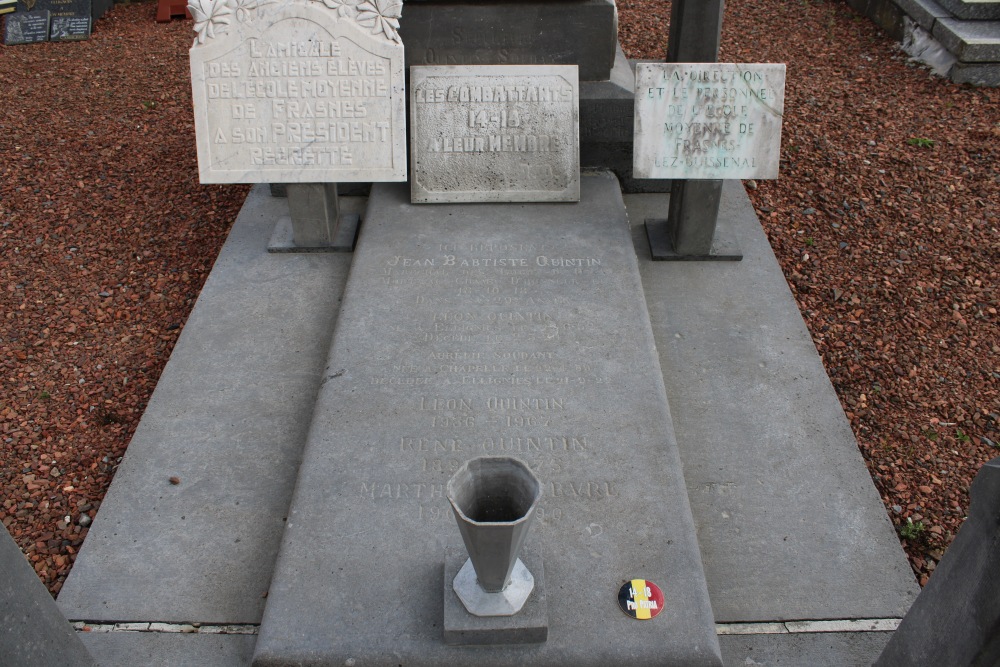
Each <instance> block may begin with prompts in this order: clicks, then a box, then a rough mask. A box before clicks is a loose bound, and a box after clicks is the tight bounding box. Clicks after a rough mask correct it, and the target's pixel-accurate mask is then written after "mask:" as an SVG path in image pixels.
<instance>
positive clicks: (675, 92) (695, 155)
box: [634, 63, 785, 178]
mask: <svg viewBox="0 0 1000 667" xmlns="http://www.w3.org/2000/svg"><path fill="white" fill-rule="evenodd" d="M784 85H785V66H784V65H733V64H719V63H711V64H680V65H679V64H664V63H655V64H654V63H643V64H640V65H639V66H638V67H637V70H636V99H635V133H636V134H635V142H634V145H635V150H634V171H635V173H636V175H637V176H638V177H640V178H777V176H778V150H779V145H780V141H781V117H782V113H783V108H784Z"/></svg>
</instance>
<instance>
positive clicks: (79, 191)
mask: <svg viewBox="0 0 1000 667" xmlns="http://www.w3.org/2000/svg"><path fill="white" fill-rule="evenodd" d="M154 11H155V5H154V4H149V3H146V4H140V5H130V6H118V7H117V8H115V9H114V10H113V11H112V12H111V13H110V14H109V15H108V17H107V18H105V19H103V20H101V21H99V22H98V23H97V31H96V32H95V33H94V35H93V37H92V38H91V39H90V40H89V41H86V42H63V43H49V44H39V45H30V46H16V47H6V48H2V47H0V155H2V156H3V160H2V163H0V170H2V172H3V177H2V179H0V257H2V258H3V259H2V260H0V313H2V318H3V319H2V320H0V363H2V371H3V372H2V374H0V483H2V489H0V499H2V502H3V505H2V508H0V516H2V517H3V523H4V525H6V526H7V528H8V530H9V531H10V532H11V534H12V535H13V536H14V538H15V540H16V541H17V543H18V544H19V545H20V547H21V549H22V550H23V551H24V552H25V553H26V554H27V556H28V558H29V560H30V561H31V562H32V564H33V565H34V567H35V571H36V572H38V575H39V577H41V579H42V581H43V582H45V584H46V585H47V586H48V587H49V590H50V591H52V592H53V593H56V592H58V591H59V588H60V587H61V586H62V582H63V580H64V579H65V578H66V574H67V573H68V572H69V568H70V565H71V564H72V562H73V559H74V558H75V554H76V552H77V550H78V549H79V547H80V544H81V543H82V542H83V539H84V537H85V536H86V534H87V529H86V528H85V527H84V526H83V525H81V517H82V516H84V515H86V517H87V518H85V519H83V520H82V521H83V524H87V523H89V521H88V519H89V518H90V517H93V516H94V515H95V514H96V511H97V507H98V506H99V505H100V501H101V499H102V498H103V497H104V493H105V491H106V490H107V487H108V484H110V482H111V478H112V476H113V475H114V471H115V469H116V467H117V465H118V462H119V460H120V459H121V456H122V454H123V453H124V452H125V446H126V445H127V444H128V441H129V439H130V438H131V436H132V432H133V431H134V430H135V427H136V425H137V424H138V422H139V417H140V416H141V415H142V411H143V409H144V408H145V406H146V402H147V401H148V400H149V396H150V394H151V393H152V391H153V387H154V386H155V385H156V381H157V378H159V375H160V372H161V371H162V369H163V365H164V363H166V360H167V358H168V357H169V356H170V351H171V350H172V349H173V345H174V342H175V341H176V340H177V336H178V334H179V333H180V329H181V327H183V325H184V322H185V320H186V319H187V316H188V312H189V311H190V309H191V306H192V304H193V303H194V300H195V298H196V297H197V296H198V292H199V290H200V289H201V285H202V283H203V282H204V280H205V277H206V276H207V274H208V270H209V269H210V268H211V266H212V262H213V261H214V259H215V256H216V254H217V253H218V251H219V248H220V247H221V244H222V242H223V241H224V240H225V236H226V234H227V232H228V230H229V225H230V224H231V222H232V221H233V219H234V218H235V216H236V213H237V211H238V210H239V207H240V205H241V203H242V201H243V198H244V197H245V194H246V192H247V188H246V187H245V186H237V187H219V186H200V185H198V178H197V160H196V156H195V143H194V127H193V120H192V116H191V92H190V91H191V84H190V74H189V70H188V57H187V49H188V47H189V46H190V44H191V34H192V33H191V23H190V22H182V21H175V22H173V23H170V24H157V23H154V21H153V16H154Z"/></svg>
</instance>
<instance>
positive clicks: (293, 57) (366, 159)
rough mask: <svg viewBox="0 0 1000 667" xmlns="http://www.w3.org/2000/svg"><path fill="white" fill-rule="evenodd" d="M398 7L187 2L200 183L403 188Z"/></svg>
mask: <svg viewBox="0 0 1000 667" xmlns="http://www.w3.org/2000/svg"><path fill="white" fill-rule="evenodd" d="M400 7H401V5H400V4H399V3H390V2H383V0H364V1H362V2H360V3H355V2H346V1H343V2H342V1H340V0H323V1H320V0H281V1H278V2H274V1H270V2H269V1H268V0H256V1H255V0H191V3H190V4H189V5H188V8H189V9H190V10H191V13H192V16H193V17H194V19H195V24H194V28H195V31H196V33H197V37H196V39H195V43H194V46H192V48H191V83H192V87H193V96H194V112H195V114H194V115H195V128H196V132H197V139H198V167H199V172H200V175H201V182H202V183H267V182H270V183H322V182H352V181H404V180H406V106H405V105H406V98H405V91H404V79H403V45H402V42H401V41H400V38H399V35H398V34H397V32H396V29H397V28H398V27H399V21H398V17H399V10H400Z"/></svg>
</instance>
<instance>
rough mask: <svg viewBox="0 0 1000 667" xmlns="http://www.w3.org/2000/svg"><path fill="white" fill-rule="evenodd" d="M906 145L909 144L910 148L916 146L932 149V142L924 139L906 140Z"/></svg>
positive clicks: (913, 138) (912, 138)
mask: <svg viewBox="0 0 1000 667" xmlns="http://www.w3.org/2000/svg"><path fill="white" fill-rule="evenodd" d="M906 143H908V144H910V145H911V146H917V147H919V148H933V147H934V140H933V139H928V138H926V137H910V138H909V139H907V140H906Z"/></svg>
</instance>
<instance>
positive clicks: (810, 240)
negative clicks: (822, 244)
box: [806, 236, 816, 247]
mask: <svg viewBox="0 0 1000 667" xmlns="http://www.w3.org/2000/svg"><path fill="white" fill-rule="evenodd" d="M806 245H807V246H810V247H812V246H814V245H816V239H814V238H813V237H811V236H807V237H806Z"/></svg>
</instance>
